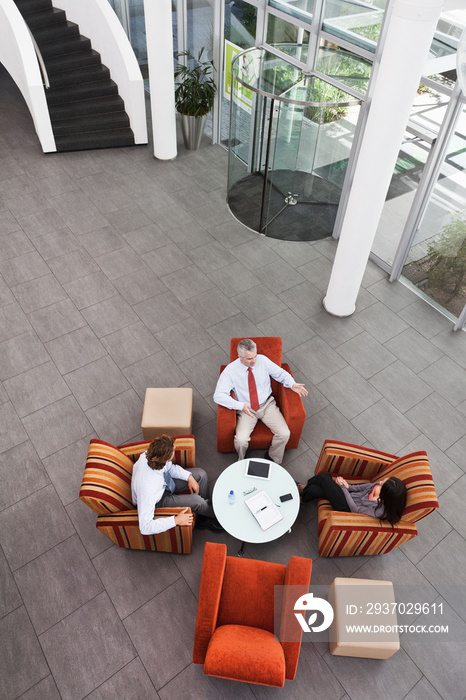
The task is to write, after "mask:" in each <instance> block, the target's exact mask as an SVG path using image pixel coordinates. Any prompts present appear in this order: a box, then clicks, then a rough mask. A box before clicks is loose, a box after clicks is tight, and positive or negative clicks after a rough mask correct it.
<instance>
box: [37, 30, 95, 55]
mask: <svg viewBox="0 0 466 700" xmlns="http://www.w3.org/2000/svg"><path fill="white" fill-rule="evenodd" d="M90 50H91V40H90V39H88V38H87V37H85V36H82V35H81V34H78V36H72V37H71V38H69V39H63V40H62V39H56V40H54V41H47V43H46V44H43V45H42V46H41V47H40V51H41V53H42V56H43V57H44V58H48V57H52V56H63V55H64V54H67V53H83V51H90Z"/></svg>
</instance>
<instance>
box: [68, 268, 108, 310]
mask: <svg viewBox="0 0 466 700" xmlns="http://www.w3.org/2000/svg"><path fill="white" fill-rule="evenodd" d="M64 288H65V289H66V291H67V293H68V295H69V297H70V299H71V301H72V302H73V303H74V304H75V305H76V307H77V308H78V309H80V310H82V309H85V308H86V307H87V306H92V305H93V304H98V303H99V302H100V301H105V299H110V298H111V297H113V296H115V295H116V293H117V291H116V289H115V287H114V286H113V284H112V283H111V282H110V280H109V279H108V277H107V276H106V275H104V273H103V272H93V273H92V274H90V275H86V276H85V277H80V278H79V279H76V280H73V281H72V282H67V283H65V284H64Z"/></svg>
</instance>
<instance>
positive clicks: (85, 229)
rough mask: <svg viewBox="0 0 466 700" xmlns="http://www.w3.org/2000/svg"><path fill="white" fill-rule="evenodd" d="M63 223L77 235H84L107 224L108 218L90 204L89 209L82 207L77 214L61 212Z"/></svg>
mask: <svg viewBox="0 0 466 700" xmlns="http://www.w3.org/2000/svg"><path fill="white" fill-rule="evenodd" d="M62 216H63V218H64V219H65V223H66V224H67V225H68V226H69V228H70V229H71V230H72V231H73V233H75V234H76V235H77V236H81V235H85V234H87V233H90V232H91V231H96V230H97V229H99V228H105V227H107V226H108V219H106V218H105V216H102V214H101V213H100V211H99V210H98V209H97V207H95V206H94V205H92V206H91V207H90V208H89V209H84V210H83V211H82V212H80V213H79V214H70V215H65V214H62Z"/></svg>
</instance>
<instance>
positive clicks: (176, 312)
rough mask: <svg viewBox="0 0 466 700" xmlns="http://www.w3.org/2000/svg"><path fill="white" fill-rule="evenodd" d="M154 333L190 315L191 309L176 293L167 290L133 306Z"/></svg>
mask: <svg viewBox="0 0 466 700" xmlns="http://www.w3.org/2000/svg"><path fill="white" fill-rule="evenodd" d="M133 308H134V310H135V311H136V313H137V315H138V316H139V318H140V319H141V321H143V323H145V324H146V326H147V327H148V329H149V330H150V331H152V333H156V332H157V331H161V330H163V328H168V327H169V326H172V325H173V324H174V323H178V321H183V320H184V319H186V318H188V317H189V311H188V309H187V308H186V306H185V305H184V304H182V303H181V302H179V301H178V299H177V298H176V297H175V295H174V294H172V293H171V292H165V293H164V294H158V295H157V296H155V297H152V298H151V299H146V300H145V301H141V302H140V303H139V304H135V306H134V307H133Z"/></svg>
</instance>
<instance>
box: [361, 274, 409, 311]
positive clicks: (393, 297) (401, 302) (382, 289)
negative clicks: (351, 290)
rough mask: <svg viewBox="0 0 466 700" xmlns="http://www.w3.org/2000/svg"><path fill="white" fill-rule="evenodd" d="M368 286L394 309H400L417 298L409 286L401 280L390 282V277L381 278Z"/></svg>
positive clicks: (376, 295)
mask: <svg viewBox="0 0 466 700" xmlns="http://www.w3.org/2000/svg"><path fill="white" fill-rule="evenodd" d="M366 288H367V289H368V291H369V292H370V293H371V294H373V295H374V296H375V297H377V299H378V300H379V301H381V302H383V303H384V304H385V305H386V306H388V308H389V309H391V310H392V311H400V310H401V309H404V308H406V307H407V306H409V305H410V304H412V303H413V302H414V301H415V300H416V297H415V294H414V293H413V291H412V290H411V289H409V287H405V285H404V284H402V283H401V282H399V281H395V282H389V280H388V278H385V279H382V280H379V281H378V282H375V284H372V285H370V286H367V287H366Z"/></svg>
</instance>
